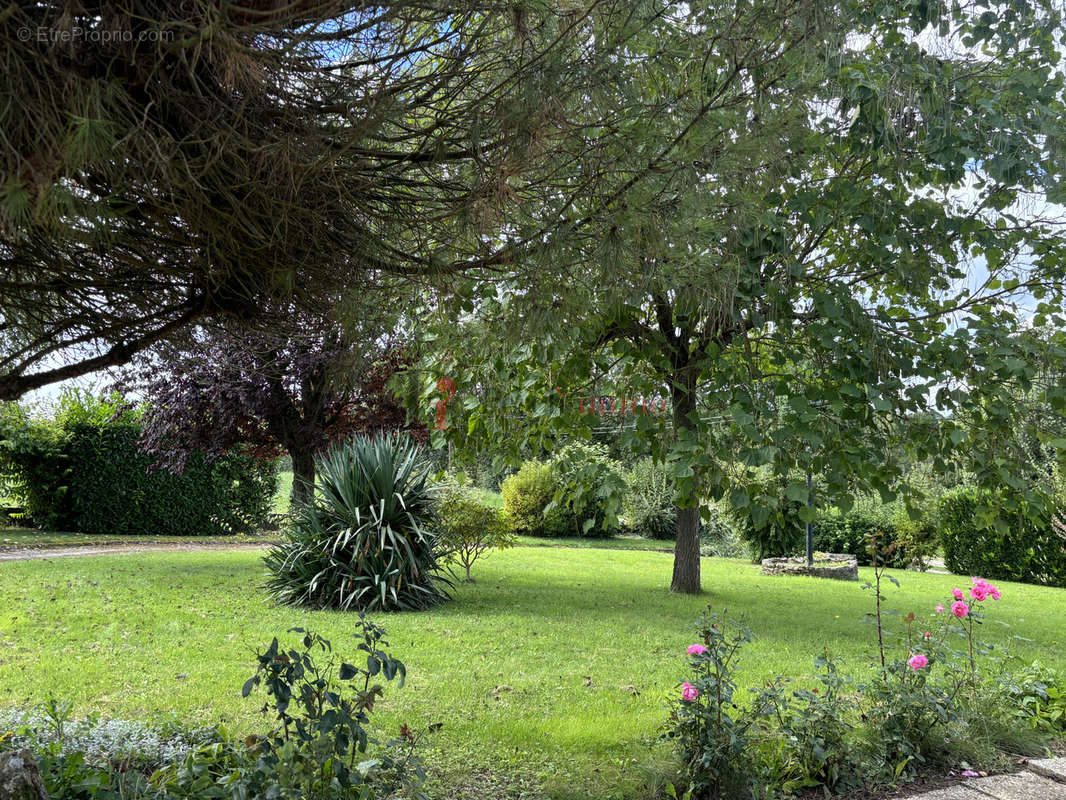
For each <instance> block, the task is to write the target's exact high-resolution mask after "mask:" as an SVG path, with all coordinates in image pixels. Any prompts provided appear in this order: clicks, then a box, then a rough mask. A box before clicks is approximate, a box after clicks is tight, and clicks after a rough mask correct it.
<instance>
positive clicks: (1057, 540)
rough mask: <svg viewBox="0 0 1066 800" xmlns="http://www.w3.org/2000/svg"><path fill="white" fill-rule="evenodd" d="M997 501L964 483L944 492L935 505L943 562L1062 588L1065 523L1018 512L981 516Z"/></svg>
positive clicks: (957, 569) (962, 570) (959, 570)
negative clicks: (988, 516)
mask: <svg viewBox="0 0 1066 800" xmlns="http://www.w3.org/2000/svg"><path fill="white" fill-rule="evenodd" d="M997 506H998V503H997V502H996V498H995V497H994V496H993V495H991V494H990V493H985V492H979V491H978V490H977V489H974V488H972V487H964V488H960V489H955V490H953V491H951V492H948V493H947V494H945V495H944V497H943V498H941V501H940V505H939V506H938V508H937V517H938V519H939V522H940V538H941V542H942V544H943V547H944V562H945V563H946V564H947V567H948V569H949V570H951V571H952V572H954V573H956V574H959V575H988V576H989V577H992V578H1000V579H1003V580H1012V581H1021V582H1023V583H1036V584H1042V585H1045V586H1060V587H1066V527H1064V526H1063V525H1062V523H1061V521H1060V520H1059V519H1055V520H1049V521H1045V522H1039V521H1036V520H1032V519H1030V518H1028V517H1027V516H1025V515H1024V514H1022V513H1020V512H1013V513H1007V512H1000V513H999V514H998V515H996V516H994V517H993V518H992V519H991V521H990V524H987V525H986V524H984V522H985V521H984V519H983V518H982V517H983V516H984V515H985V514H987V513H988V512H989V511H991V510H992V509H994V508H996V507H997Z"/></svg>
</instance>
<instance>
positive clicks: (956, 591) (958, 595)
mask: <svg viewBox="0 0 1066 800" xmlns="http://www.w3.org/2000/svg"><path fill="white" fill-rule="evenodd" d="M951 594H952V596H953V597H954V598H955V599H956V600H961V599H962V589H952V590H951Z"/></svg>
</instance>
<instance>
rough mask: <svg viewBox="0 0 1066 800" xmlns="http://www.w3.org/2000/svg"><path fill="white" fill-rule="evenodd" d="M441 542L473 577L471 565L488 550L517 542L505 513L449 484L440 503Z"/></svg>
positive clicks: (443, 547)
mask: <svg viewBox="0 0 1066 800" xmlns="http://www.w3.org/2000/svg"><path fill="white" fill-rule="evenodd" d="M437 530H438V532H439V534H438V542H439V544H440V548H441V551H442V553H443V554H444V557H445V558H446V559H447V560H454V561H458V562H459V564H460V565H462V567H463V568H464V569H465V570H466V580H467V581H473V578H471V577H470V567H471V566H472V565H473V563H474V562H475V561H477V559H478V558H480V557H481V556H482V555H483V554H484V553H485V552H486V551H488V550H490V549H492V548H494V547H496V548H505V547H510V546H512V545H513V544H514V542H515V539H514V535H513V534H512V533H511V532H510V531H509V530H508V529H507V524H506V523H505V522H504V517H503V513H502V512H501V511H500V510H499V509H496V508H490V507H488V506H485V505H482V504H481V503H479V502H478V501H477V500H475V499H474V497H473V496H472V495H471V494H470V493H469V492H468V491H466V490H464V489H462V488H460V487H458V486H446V487H444V488H443V489H442V490H441V493H440V497H439V503H438V506H437Z"/></svg>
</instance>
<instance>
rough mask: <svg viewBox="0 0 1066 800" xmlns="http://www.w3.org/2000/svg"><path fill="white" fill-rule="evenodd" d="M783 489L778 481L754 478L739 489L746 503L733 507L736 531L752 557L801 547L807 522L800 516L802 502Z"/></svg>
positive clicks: (758, 558)
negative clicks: (788, 495) (793, 498)
mask: <svg viewBox="0 0 1066 800" xmlns="http://www.w3.org/2000/svg"><path fill="white" fill-rule="evenodd" d="M784 491H785V486H784V485H783V484H782V483H781V482H780V481H777V480H774V479H768V480H760V479H756V480H754V481H751V482H749V483H748V484H747V486H746V487H745V489H744V490H743V492H742V493H743V495H744V500H745V504H744V505H743V506H740V507H738V506H736V505H734V507H733V509H732V516H733V518H734V519H735V521H736V525H737V533H738V534H739V535H740V538H741V539H742V540H743V541H744V542H745V543H746V544H747V545H748V547H749V548H750V550H751V557H752V559H754V560H755V561H761V560H762V559H764V558H773V557H777V556H791V555H794V554H795V553H798V552H800V551H801V550H803V549H804V545H805V542H806V538H807V533H806V524H805V523H804V522H803V521H802V520H801V519H800V516H799V515H800V509H801V508H803V505H804V504H803V503H801V502H798V501H796V500H792V499H789V498H788V497H786V496H785V493H784Z"/></svg>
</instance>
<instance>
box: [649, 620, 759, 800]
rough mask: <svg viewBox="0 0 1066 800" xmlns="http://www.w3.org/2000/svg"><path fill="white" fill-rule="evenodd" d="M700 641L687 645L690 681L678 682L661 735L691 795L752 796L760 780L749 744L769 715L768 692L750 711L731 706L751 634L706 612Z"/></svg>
mask: <svg viewBox="0 0 1066 800" xmlns="http://www.w3.org/2000/svg"><path fill="white" fill-rule="evenodd" d="M697 630H698V631H699V639H700V640H699V642H697V643H695V644H693V645H691V646H689V648H688V654H689V668H690V670H691V679H692V680H691V683H690V682H688V681H685V682H683V683H682V684H681V692H680V698H679V699H678V700H677V702H676V704H675V705H674V707H673V711H672V713H671V715H670V721H669V722H668V723H667V726H666V730H665V733H664V735H665V736H666V737H667V738H669V739H672V740H674V742H675V746H676V748H677V752H678V756H679V757H680V760H681V763H682V766H683V769H684V771H685V774H686V777H687V779H688V786H689V791H690V792H691V794H692V796H694V797H697V798H703V797H738V798H739V797H753V796H755V790H756V786H757V783H758V780H759V776H758V775H757V774H756V772H755V771H754V770H753V769H752V763H751V754H750V752H749V746H750V742H751V737H752V734H753V732H754V730H755V729H756V727H757V726H758V725H759V724H760V723H761V722H762V721H763V720H764V719H766V718H767V717H768V716H769V714H770V713H771V712H772V711H773V706H772V705H768V702H772V698H773V696H774V695H773V693H772V692H771V693H766V694H764V695H762V696H761V697H760V700H761V702H759V701H757V702H756V704H755V707H754V708H752V709H745V710H744V711H743V712H741V711H740V710H738V708H737V705H736V703H735V702H734V697H733V696H734V692H735V691H736V682H735V678H734V673H735V671H736V661H737V658H738V655H739V651H740V648H741V647H742V646H743V645H744V644H745V643H747V642H750V641H751V631H750V630H749V629H748V628H746V627H743V626H740V625H733V624H731V623H729V622H727V620H726V618H725V617H724V615H722V614H705V615H704V616H703V617H701V618H700V621H699V622H698V623H697Z"/></svg>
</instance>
